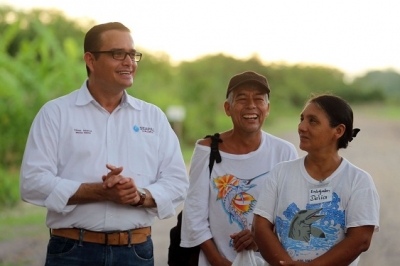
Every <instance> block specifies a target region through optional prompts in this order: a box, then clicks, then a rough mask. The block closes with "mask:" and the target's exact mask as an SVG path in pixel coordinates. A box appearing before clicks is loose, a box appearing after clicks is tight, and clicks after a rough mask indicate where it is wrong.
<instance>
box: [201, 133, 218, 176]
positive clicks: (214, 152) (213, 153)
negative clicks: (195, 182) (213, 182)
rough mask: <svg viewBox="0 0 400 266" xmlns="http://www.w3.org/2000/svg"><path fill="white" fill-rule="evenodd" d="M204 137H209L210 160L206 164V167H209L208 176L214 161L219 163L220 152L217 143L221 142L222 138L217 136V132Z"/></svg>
mask: <svg viewBox="0 0 400 266" xmlns="http://www.w3.org/2000/svg"><path fill="white" fill-rule="evenodd" d="M205 138H211V145H210V148H211V150H210V162H209V164H208V168H209V169H210V177H211V172H212V169H213V166H214V161H215V162H217V163H220V162H221V161H222V158H221V154H220V153H219V149H218V144H219V143H221V142H222V139H221V138H220V137H219V133H215V134H214V135H207V136H205Z"/></svg>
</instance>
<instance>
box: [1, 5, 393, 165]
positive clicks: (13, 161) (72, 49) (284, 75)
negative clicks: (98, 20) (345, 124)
mask: <svg viewBox="0 0 400 266" xmlns="http://www.w3.org/2000/svg"><path fill="white" fill-rule="evenodd" d="M94 24H95V21H91V20H79V21H76V20H72V19H70V18H68V17H66V16H65V15H64V14H63V13H62V12H61V11H57V10H43V9H36V10H30V11H21V10H16V9H14V8H11V7H9V6H0V33H1V37H0V81H1V83H0V158H1V159H0V169H1V168H2V169H16V168H18V167H19V164H20V161H21V157H22V153H23V150H24V147H25V143H26V138H27V134H28V131H29V128H30V126H31V123H32V121H33V119H34V116H35V115H36V113H37V112H38V110H39V109H40V108H41V106H42V105H43V104H44V103H45V102H47V101H48V100H50V99H53V98H55V97H58V96H61V95H64V94H66V93H69V92H71V91H73V90H75V89H77V88H79V87H80V86H81V84H82V83H83V81H84V79H85V78H86V69H85V63H84V61H83V38H84V34H85V32H86V31H87V30H88V29H89V28H90V27H91V26H93V25H94ZM143 26H144V27H145V25H143ZM160 41H162V40H160ZM182 41H183V42H184V40H182ZM138 50H140V51H141V52H142V53H143V59H142V61H141V62H139V68H138V71H137V75H136V77H135V80H134V85H133V86H132V88H130V89H129V90H128V91H129V93H130V94H131V95H133V96H135V97H138V98H141V99H143V100H145V101H148V102H151V103H154V104H156V105H158V106H159V107H160V108H162V109H163V110H164V111H166V109H167V108H168V107H169V106H171V105H179V106H183V107H184V108H185V110H186V119H185V120H184V121H183V123H182V127H181V128H182V132H183V134H182V138H181V141H182V142H183V143H186V144H188V145H193V144H194V141H195V140H197V139H199V138H201V137H203V136H205V135H207V134H209V133H213V132H216V131H221V130H227V129H228V128H229V126H230V122H229V120H228V119H227V118H226V116H225V114H224V111H223V108H222V106H223V101H224V99H225V92H226V87H227V83H228V81H229V79H230V77H231V76H232V75H234V74H236V73H239V72H242V71H245V70H253V71H256V72H259V73H261V74H264V75H265V76H266V77H267V78H268V81H269V83H270V86H271V99H270V101H271V106H273V110H274V113H275V114H276V113H281V114H282V115H283V114H285V113H287V111H288V110H298V109H299V108H301V106H302V105H303V104H304V102H305V101H306V99H307V98H308V97H309V96H310V94H311V93H322V92H332V93H335V94H337V95H340V96H342V97H344V98H345V99H347V100H348V101H349V102H351V103H364V102H385V103H399V102H400V88H399V86H400V85H399V84H400V74H399V73H397V72H395V71H392V70H384V71H374V72H369V73H367V74H365V75H364V76H362V77H357V78H355V79H354V80H353V81H351V82H346V81H345V74H344V73H343V72H341V71H340V70H338V69H335V68H329V67H325V66H318V65H285V64H277V63H266V62H263V61H262V60H261V59H260V58H258V57H257V56H256V55H255V56H253V57H251V58H248V59H245V60H239V59H235V58H233V57H229V56H226V55H223V54H215V55H209V56H205V57H202V58H199V59H197V60H195V61H190V62H181V63H180V64H178V65H176V64H172V63H171V61H170V58H169V56H168V55H167V54H164V53H155V52H153V53H152V52H148V51H146V49H145V48H141V47H138ZM271 119H277V118H276V116H275V118H274V117H271Z"/></svg>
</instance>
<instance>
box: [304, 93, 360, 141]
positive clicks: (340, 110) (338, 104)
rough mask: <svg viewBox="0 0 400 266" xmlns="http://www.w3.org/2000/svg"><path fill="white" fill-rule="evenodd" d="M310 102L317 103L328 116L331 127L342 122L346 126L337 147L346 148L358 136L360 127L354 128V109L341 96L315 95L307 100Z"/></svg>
mask: <svg viewBox="0 0 400 266" xmlns="http://www.w3.org/2000/svg"><path fill="white" fill-rule="evenodd" d="M308 103H315V104H317V105H318V106H319V107H320V108H321V109H322V110H324V111H325V113H326V114H327V116H328V119H329V124H330V126H331V127H336V126H338V125H340V124H343V125H345V126H346V130H345V132H344V134H343V136H341V137H340V138H339V139H338V143H337V149H342V148H343V149H346V148H347V146H348V144H349V142H350V141H352V140H353V138H355V137H356V136H357V133H358V132H359V131H360V129H358V128H355V129H353V110H352V109H351V107H350V105H349V104H348V103H347V102H346V101H345V100H344V99H342V98H340V97H339V96H335V95H330V94H322V95H317V96H314V95H312V96H311V98H310V99H309V100H308V101H307V104H308Z"/></svg>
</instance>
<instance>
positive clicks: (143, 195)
mask: <svg viewBox="0 0 400 266" xmlns="http://www.w3.org/2000/svg"><path fill="white" fill-rule="evenodd" d="M137 192H138V193H139V197H140V200H139V201H138V202H137V203H135V204H131V205H132V206H134V207H139V206H142V205H143V204H144V201H145V200H146V196H147V194H146V190H144V189H143V188H139V187H138V188H137Z"/></svg>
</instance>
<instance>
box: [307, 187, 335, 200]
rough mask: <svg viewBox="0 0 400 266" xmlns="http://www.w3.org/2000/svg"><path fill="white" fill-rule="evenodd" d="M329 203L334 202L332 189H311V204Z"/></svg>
mask: <svg viewBox="0 0 400 266" xmlns="http://www.w3.org/2000/svg"><path fill="white" fill-rule="evenodd" d="M329 201H332V189H331V188H330V187H324V188H311V189H310V198H309V203H310V204H317V203H323V202H329Z"/></svg>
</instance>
